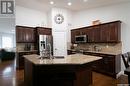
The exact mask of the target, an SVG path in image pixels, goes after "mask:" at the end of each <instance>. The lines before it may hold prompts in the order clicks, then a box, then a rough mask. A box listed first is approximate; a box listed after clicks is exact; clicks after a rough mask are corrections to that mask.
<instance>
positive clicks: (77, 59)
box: [24, 54, 102, 65]
mask: <svg viewBox="0 0 130 86" xmlns="http://www.w3.org/2000/svg"><path fill="white" fill-rule="evenodd" d="M24 57H25V59H27V60H29V61H31V62H32V63H33V64H35V65H58V64H60V65H62V64H63V65H67V64H69V65H71V64H72V65H73V64H74V65H75V64H77V65H80V64H86V63H89V62H93V61H96V60H99V59H102V57H98V56H90V55H83V54H73V55H67V56H66V57H64V58H58V57H57V58H55V59H42V60H41V59H39V55H36V54H32V55H24Z"/></svg>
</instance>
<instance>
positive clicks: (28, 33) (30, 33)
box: [25, 28, 36, 42]
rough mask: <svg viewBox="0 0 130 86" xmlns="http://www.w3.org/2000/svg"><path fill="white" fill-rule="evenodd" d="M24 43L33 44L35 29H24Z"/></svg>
mask: <svg viewBox="0 0 130 86" xmlns="http://www.w3.org/2000/svg"><path fill="white" fill-rule="evenodd" d="M25 41H26V42H35V41H36V39H35V29H30V28H26V30H25Z"/></svg>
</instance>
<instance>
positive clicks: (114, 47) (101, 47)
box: [74, 43, 122, 53]
mask: <svg viewBox="0 0 130 86" xmlns="http://www.w3.org/2000/svg"><path fill="white" fill-rule="evenodd" d="M95 48H96V50H98V51H103V52H120V53H121V51H122V43H86V44H78V45H77V46H76V47H74V49H77V50H79V49H83V50H86V51H95Z"/></svg>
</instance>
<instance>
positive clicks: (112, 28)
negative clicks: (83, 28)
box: [108, 22, 120, 42]
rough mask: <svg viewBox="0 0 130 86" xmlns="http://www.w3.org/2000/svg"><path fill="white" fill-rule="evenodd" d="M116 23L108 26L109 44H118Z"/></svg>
mask: <svg viewBox="0 0 130 86" xmlns="http://www.w3.org/2000/svg"><path fill="white" fill-rule="evenodd" d="M118 24H119V23H118V22H114V23H110V24H108V27H109V40H108V41H109V42H118V41H120V40H119V39H118V38H119V35H118V34H119V31H118V30H119V29H120V28H119V27H118Z"/></svg>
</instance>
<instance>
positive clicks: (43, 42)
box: [39, 35, 53, 57]
mask: <svg viewBox="0 0 130 86" xmlns="http://www.w3.org/2000/svg"><path fill="white" fill-rule="evenodd" d="M39 54H40V56H41V57H48V56H50V55H53V39H52V35H39Z"/></svg>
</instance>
